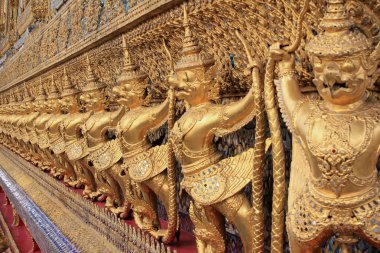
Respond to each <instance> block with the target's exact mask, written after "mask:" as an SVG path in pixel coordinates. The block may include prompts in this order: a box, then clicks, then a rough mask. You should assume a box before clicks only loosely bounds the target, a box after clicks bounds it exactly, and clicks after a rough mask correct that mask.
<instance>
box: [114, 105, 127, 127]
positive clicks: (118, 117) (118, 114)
mask: <svg viewBox="0 0 380 253" xmlns="http://www.w3.org/2000/svg"><path fill="white" fill-rule="evenodd" d="M124 114H125V107H124V106H121V107H120V108H119V109H118V110H117V111H115V112H112V115H111V118H112V126H116V125H117V123H118V122H119V121H120V120H121V118H123V116H124Z"/></svg>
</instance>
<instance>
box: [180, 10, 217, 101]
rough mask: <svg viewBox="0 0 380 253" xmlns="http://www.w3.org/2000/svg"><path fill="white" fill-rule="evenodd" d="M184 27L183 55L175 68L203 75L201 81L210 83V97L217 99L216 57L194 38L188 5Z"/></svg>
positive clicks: (184, 11)
mask: <svg viewBox="0 0 380 253" xmlns="http://www.w3.org/2000/svg"><path fill="white" fill-rule="evenodd" d="M183 27H184V28H185V37H184V39H183V48H182V56H181V59H180V60H179V61H178V62H177V63H176V65H175V66H174V70H175V71H185V70H192V71H196V72H197V77H199V75H201V77H200V78H201V80H199V81H204V82H208V83H209V85H210V87H209V94H208V95H209V98H210V99H216V98H218V96H219V89H218V87H217V86H216V85H215V84H216V82H215V81H214V78H215V71H214V70H215V59H214V57H213V56H212V55H210V54H207V53H204V52H202V47H201V46H200V45H199V42H198V40H196V39H195V38H194V36H193V33H192V31H191V29H190V23H189V18H188V14H187V8H186V5H184V8H183ZM199 70H200V71H199ZM202 75H203V76H202Z"/></svg>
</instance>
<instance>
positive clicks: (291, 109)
mask: <svg viewBox="0 0 380 253" xmlns="http://www.w3.org/2000/svg"><path fill="white" fill-rule="evenodd" d="M320 26H321V28H322V29H323V32H322V33H320V34H318V35H317V36H316V37H315V38H313V39H312V40H311V41H310V42H308V43H307V45H306V52H307V54H308V56H309V59H310V62H311V63H312V66H313V71H314V79H313V82H314V84H315V85H316V87H317V89H318V93H319V95H320V96H321V97H322V100H317V101H315V100H308V99H306V98H305V97H303V96H302V94H301V92H300V89H299V83H298V80H297V77H296V75H295V67H294V66H295V55H294V53H288V50H286V49H285V50H284V49H281V47H280V45H279V44H275V45H273V46H272V47H271V57H272V58H273V59H275V60H278V61H279V77H280V87H279V97H280V101H281V105H282V109H283V116H284V118H285V120H286V122H287V125H288V127H289V128H290V130H291V131H292V133H293V138H294V141H293V143H294V144H295V148H294V152H293V157H294V158H293V162H292V174H291V177H295V178H292V179H291V181H293V182H294V184H293V185H292V184H291V186H290V189H289V194H290V196H289V199H293V201H292V203H291V202H289V207H288V208H289V212H288V215H287V229H288V232H289V237H290V244H291V250H292V252H320V247H321V245H322V243H323V242H324V241H325V240H327V239H328V238H329V237H331V236H333V235H335V236H337V238H338V241H339V242H341V243H342V244H343V248H342V249H343V251H342V252H350V251H351V250H349V246H350V245H352V244H354V243H355V242H357V238H362V239H364V240H366V241H368V242H369V243H371V244H373V245H374V246H375V247H380V226H379V224H380V187H379V179H378V173H377V169H376V163H377V161H378V157H379V152H380V145H379V144H380V124H379V121H380V106H379V102H378V101H376V102H371V101H370V100H369V99H368V92H367V90H366V89H368V88H370V87H371V86H372V85H374V83H375V81H376V80H377V78H378V77H379V73H380V71H379V68H378V64H379V60H380V57H379V56H380V45H377V47H376V49H375V50H374V51H373V52H372V53H371V51H370V50H371V43H370V42H371V41H370V39H371V38H367V37H366V36H365V35H364V34H363V33H362V32H361V31H359V30H358V29H353V23H351V22H350V20H349V19H348V18H347V14H346V10H345V1H343V0H328V1H327V13H326V14H325V16H324V18H323V19H322V21H321V24H320ZM296 157H298V159H295V158H296ZM305 169H306V170H307V169H309V170H310V173H306V172H304V171H303V170H305ZM306 174H308V175H309V177H305V176H303V175H306ZM297 184H304V185H305V186H304V188H303V189H304V190H303V191H302V192H301V191H296V188H297V187H298V186H297ZM291 195H294V196H291Z"/></svg>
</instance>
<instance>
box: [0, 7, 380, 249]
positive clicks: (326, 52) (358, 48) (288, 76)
mask: <svg viewBox="0 0 380 253" xmlns="http://www.w3.org/2000/svg"><path fill="white" fill-rule="evenodd" d="M344 3H345V1H344V0H329V1H327V12H326V14H325V16H324V18H323V19H322V21H321V23H320V26H321V29H322V30H323V32H322V33H320V34H318V35H317V36H315V37H314V38H313V39H312V40H311V41H309V42H308V43H307V44H306V52H307V55H308V57H309V60H310V62H311V64H312V67H313V78H314V79H313V82H314V84H315V86H316V88H317V90H318V93H319V95H320V97H321V98H322V99H320V100H315V99H308V98H306V97H305V96H304V95H303V94H301V92H300V88H299V78H298V76H297V73H296V71H295V58H296V57H295V51H296V49H297V48H298V47H299V44H300V40H301V34H302V19H303V17H304V15H305V14H306V12H307V7H308V1H306V4H305V6H304V9H303V10H302V13H301V14H300V20H299V24H298V33H299V34H298V35H297V39H296V40H295V41H294V42H293V43H292V45H286V44H280V43H276V44H274V45H272V46H271V47H270V55H269V59H268V62H267V63H266V67H265V68H264V66H263V64H262V63H260V62H259V61H258V60H256V59H255V58H254V57H253V56H251V55H250V49H249V47H248V46H247V43H246V42H245V40H244V38H243V37H242V36H241V35H240V33H239V32H237V35H236V36H238V38H239V39H240V40H241V42H242V45H243V46H244V48H245V50H246V52H247V58H248V66H247V69H246V71H245V72H246V74H247V75H250V76H251V80H252V86H251V89H250V90H249V91H248V93H247V94H246V95H245V96H244V97H243V98H242V99H241V100H239V101H236V102H232V103H229V104H227V105H221V104H216V103H214V102H213V100H212V97H213V90H212V87H213V82H214V80H215V78H216V75H217V69H216V67H215V62H214V59H213V57H212V56H211V55H208V54H205V53H204V52H202V48H201V46H200V45H199V44H198V42H197V40H195V39H194V36H193V33H192V31H191V28H190V25H189V21H188V17H187V13H186V9H184V23H183V26H184V30H185V34H184V38H183V49H182V53H181V55H182V57H181V58H180V60H179V61H178V62H177V63H176V64H172V66H171V69H172V72H171V73H170V75H169V76H168V77H167V79H166V80H167V86H168V94H167V98H166V100H165V101H163V102H161V103H160V104H158V105H155V106H148V105H147V102H146V100H147V97H148V95H147V86H148V81H147V78H148V76H147V75H146V74H145V73H143V72H142V71H141V70H140V69H139V67H138V66H137V65H136V64H134V62H133V56H131V55H130V54H129V51H128V42H127V41H126V40H125V39H124V40H123V49H124V67H123V70H122V73H121V75H120V77H119V78H118V80H117V85H116V86H115V87H113V89H112V93H113V95H114V96H115V97H116V98H117V103H118V105H119V107H118V108H117V109H115V110H109V108H108V107H107V106H106V105H105V103H104V101H105V99H106V98H105V94H106V93H105V92H104V90H105V88H106V87H105V85H104V84H103V83H101V82H99V81H98V79H97V77H96V76H95V74H94V71H93V70H92V68H91V64H90V58H87V59H88V63H87V73H86V76H87V82H86V85H85V86H84V87H83V88H82V89H81V90H78V89H77V88H76V87H75V85H73V84H72V83H71V82H70V79H69V73H67V71H66V70H65V71H64V80H65V81H64V86H63V90H62V91H60V90H59V89H58V88H57V87H56V86H55V84H54V78H53V77H52V82H51V85H50V87H49V89H45V88H44V87H43V86H42V85H41V86H40V87H39V89H38V94H37V95H36V96H33V95H32V94H31V92H30V90H29V88H28V87H25V88H24V90H23V93H22V94H20V96H19V97H17V98H16V97H15V96H14V95H13V93H8V94H10V95H7V96H5V95H3V97H2V101H3V103H2V105H1V107H0V109H1V111H0V112H1V115H0V130H1V141H2V143H3V144H4V145H6V146H8V147H9V148H11V149H12V150H14V151H15V152H17V153H19V154H20V155H21V156H23V157H24V158H25V159H27V160H29V161H31V162H33V163H34V164H36V165H37V166H38V167H40V168H41V169H42V170H45V171H50V173H51V174H52V175H54V176H55V177H58V178H62V179H63V181H64V182H65V183H66V184H67V185H69V186H72V187H81V186H84V195H85V196H86V197H88V198H92V199H99V200H100V199H104V198H105V199H106V207H107V208H109V209H110V211H112V212H114V213H115V214H117V215H119V216H120V217H126V216H127V214H128V213H129V211H130V209H131V210H132V211H133V217H134V220H135V222H136V224H137V225H138V226H139V227H140V228H142V229H143V230H145V231H147V232H149V233H151V234H152V235H153V236H154V237H156V238H160V239H161V240H162V241H163V242H164V243H171V242H172V241H173V240H174V239H175V236H176V233H177V232H178V226H179V224H178V200H177V198H178V197H179V196H178V192H179V191H181V190H185V191H186V192H187V193H188V194H189V196H190V197H191V199H192V202H191V205H190V210H189V213H190V218H191V220H192V222H193V224H194V225H195V230H194V234H195V237H196V243H197V248H198V251H199V252H224V251H225V249H226V246H225V243H224V234H225V225H224V223H225V218H227V219H228V221H229V222H231V223H232V224H234V226H235V227H236V229H237V231H238V233H239V236H240V237H241V239H242V241H243V245H244V250H245V252H263V251H264V215H263V167H264V155H265V151H266V145H265V143H266V136H265V130H266V126H267V122H268V125H269V129H270V133H271V143H272V159H273V181H274V183H273V184H274V185H273V187H274V189H273V207H272V238H271V249H272V252H282V251H283V230H284V216H285V211H284V210H285V208H284V207H285V201H286V198H285V195H286V194H285V193H286V191H285V187H286V186H285V157H284V148H283V144H282V137H281V125H280V115H279V112H278V111H279V110H278V109H280V110H281V115H282V118H283V119H284V121H285V123H286V124H287V127H288V128H289V130H290V131H291V132H292V136H293V137H292V138H293V157H292V172H291V173H292V174H291V184H290V188H289V201H288V212H287V219H286V225H287V226H286V227H287V232H288V235H289V239H290V247H291V251H292V252H317V251H318V250H319V249H320V247H321V245H322V244H323V243H324V242H325V241H326V240H327V239H328V238H330V237H331V236H334V235H335V236H337V238H338V241H339V242H340V243H341V244H342V248H343V251H342V252H350V251H349V247H350V245H352V244H354V243H356V242H357V241H358V239H359V238H361V239H364V240H366V241H368V242H369V243H371V244H373V245H374V246H375V247H380V193H379V190H380V187H379V182H378V174H377V169H376V164H377V161H378V157H379V153H380V145H379V144H380V124H379V121H380V107H379V102H378V101H374V100H371V98H370V96H369V92H368V90H367V88H368V87H369V86H371V85H373V84H374V83H375V82H376V81H377V79H378V77H379V75H380V68H379V67H378V64H379V61H380V45H378V46H377V47H376V48H375V49H373V48H372V46H371V43H370V41H369V38H367V37H366V36H365V35H364V34H363V33H362V32H361V31H359V30H357V29H353V28H352V27H353V24H352V23H351V21H350V20H349V19H348V18H347V15H346V11H345V5H344ZM163 47H164V48H165V50H166V52H167V53H168V57H169V58H170V57H171V56H170V52H169V50H168V48H167V47H166V45H165V42H164V43H163ZM277 65H278V78H279V82H278V83H277V87H275V85H274V77H275V68H276V66H277ZM276 88H277V89H276ZM46 90H48V92H46ZM176 100H183V101H185V102H186V112H185V113H184V114H183V115H182V116H180V117H176ZM254 118H255V120H256V128H255V133H254V134H255V144H254V147H253V148H251V149H248V150H247V151H244V152H243V153H241V154H240V155H237V156H234V157H229V158H224V157H223V156H222V154H221V153H220V152H219V151H218V150H217V149H216V147H215V144H214V142H213V140H214V138H215V137H216V136H224V135H227V134H229V133H231V132H234V131H236V130H238V129H240V128H241V127H243V126H244V125H246V124H247V123H248V122H250V121H251V120H253V119H254ZM166 123H167V128H168V140H167V141H166V142H164V143H163V144H161V145H153V144H152V143H151V142H149V140H148V134H149V133H150V132H152V131H155V130H157V129H158V128H160V127H163V126H165V124H166ZM176 161H178V162H179V164H180V169H181V173H182V174H183V179H182V181H181V182H180V189H177V182H176V180H177V176H176V174H177V171H176V169H177V168H178V167H177V166H176ZM249 184H252V201H250V198H249V197H248V196H247V195H246V194H245V193H244V191H243V189H244V188H245V187H246V186H247V185H249ZM158 199H160V200H161V201H162V203H163V205H164V207H165V209H166V211H167V214H168V226H167V228H165V229H163V228H161V227H160V223H159V220H158V216H157V200H158ZM318 252H319V251H318Z"/></svg>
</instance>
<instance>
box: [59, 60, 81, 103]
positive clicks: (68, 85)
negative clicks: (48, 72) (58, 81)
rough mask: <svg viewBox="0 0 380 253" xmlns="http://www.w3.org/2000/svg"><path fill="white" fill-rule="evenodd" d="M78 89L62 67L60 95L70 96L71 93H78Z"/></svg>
mask: <svg viewBox="0 0 380 253" xmlns="http://www.w3.org/2000/svg"><path fill="white" fill-rule="evenodd" d="M78 93H79V90H78V89H77V88H76V87H75V85H74V84H73V83H72V82H71V81H70V79H69V75H68V74H67V71H66V67H64V68H63V87H62V92H61V97H66V96H70V95H73V94H78Z"/></svg>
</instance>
